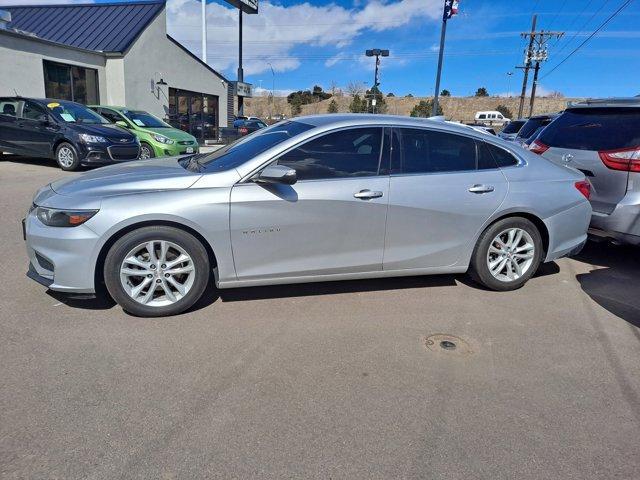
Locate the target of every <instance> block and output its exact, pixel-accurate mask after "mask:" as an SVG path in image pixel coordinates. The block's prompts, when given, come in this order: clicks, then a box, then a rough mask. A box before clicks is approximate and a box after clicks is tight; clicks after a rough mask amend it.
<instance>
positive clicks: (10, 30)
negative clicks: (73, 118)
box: [0, 0, 233, 143]
mask: <svg viewBox="0 0 640 480" xmlns="http://www.w3.org/2000/svg"><path fill="white" fill-rule="evenodd" d="M0 65H2V68H1V69H0V96H14V95H16V94H17V95H20V96H24V97H36V98H44V97H46V98H55V99H65V100H72V101H76V102H80V103H84V104H103V105H117V106H126V107H128V108H130V109H133V110H146V111H148V112H150V113H152V114H154V115H156V116H157V117H159V118H162V119H163V120H165V121H167V122H168V123H170V124H172V125H173V126H175V127H178V128H181V129H183V130H185V131H188V132H190V133H191V134H193V135H194V136H196V137H197V138H198V139H199V140H200V141H201V142H202V143H204V142H206V141H208V140H215V139H217V138H218V135H219V128H220V127H226V126H227V125H228V124H229V123H230V122H231V121H232V118H233V94H232V90H231V89H232V85H231V84H230V82H229V81H228V80H227V79H226V78H225V77H224V76H222V75H221V74H219V73H218V72H216V71H215V70H214V69H212V68H211V67H209V66H208V65H207V64H206V63H204V62H203V61H201V60H200V59H199V58H198V57H196V56H195V55H193V54H192V53H191V52H190V51H189V50H187V49H186V48H185V47H184V46H182V45H181V44H180V43H179V42H178V41H177V40H175V39H174V38H172V37H171V36H170V35H168V34H167V28H166V12H165V1H164V0H152V1H132V2H127V3H101V4H83V5H79V4H69V5H43V6H16V7H4V6H3V7H2V10H0Z"/></svg>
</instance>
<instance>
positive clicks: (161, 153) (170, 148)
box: [153, 142, 200, 157]
mask: <svg viewBox="0 0 640 480" xmlns="http://www.w3.org/2000/svg"><path fill="white" fill-rule="evenodd" d="M153 150H154V152H155V154H156V157H165V156H167V157H177V156H178V155H192V154H194V153H198V151H199V150H200V148H199V146H198V143H197V142H193V143H189V144H184V145H181V144H179V143H177V142H176V143H173V144H171V145H166V144H164V143H154V144H153ZM189 150H191V151H189Z"/></svg>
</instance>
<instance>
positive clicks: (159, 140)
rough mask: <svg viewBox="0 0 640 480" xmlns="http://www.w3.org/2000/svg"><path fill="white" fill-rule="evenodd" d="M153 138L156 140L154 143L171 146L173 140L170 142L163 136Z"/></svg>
mask: <svg viewBox="0 0 640 480" xmlns="http://www.w3.org/2000/svg"><path fill="white" fill-rule="evenodd" d="M153 138H155V139H156V142H160V143H164V144H166V145H171V144H172V143H174V142H173V140H171V139H170V138H167V137H165V136H164V135H158V134H156V135H154V136H153Z"/></svg>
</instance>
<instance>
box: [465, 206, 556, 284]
mask: <svg viewBox="0 0 640 480" xmlns="http://www.w3.org/2000/svg"><path fill="white" fill-rule="evenodd" d="M510 228H519V229H521V230H524V231H525V232H527V233H528V234H529V236H530V237H531V239H532V240H533V246H534V251H533V259H532V262H531V265H530V266H529V267H528V269H527V270H526V271H525V272H523V274H522V276H520V277H519V278H517V279H514V280H509V281H506V280H500V279H498V278H496V277H494V276H493V275H492V273H491V271H490V270H489V265H488V255H489V247H490V246H491V244H492V242H493V241H494V239H495V238H496V237H497V236H498V235H499V234H500V233H501V232H504V231H505V230H508V229H510ZM543 253H544V252H543V244H542V236H541V235H540V232H539V230H538V228H537V227H536V226H535V225H534V224H533V223H532V222H531V221H529V220H527V219H526V218H522V217H508V218H504V219H502V220H499V221H497V222H495V223H493V224H492V225H489V227H487V229H486V230H485V231H484V232H482V235H480V238H479V239H478V242H477V243H476V246H475V248H474V250H473V254H472V256H471V265H470V268H469V274H470V275H471V278H473V280H475V281H476V282H477V283H479V284H480V285H482V286H484V287H486V288H488V289H490V290H496V291H508V290H516V289H518V288H520V287H522V285H524V284H525V283H526V282H527V280H529V279H530V278H531V277H532V276H533V275H534V274H535V273H536V270H537V269H538V266H539V265H540V261H541V259H542V255H543ZM492 255H493V254H492Z"/></svg>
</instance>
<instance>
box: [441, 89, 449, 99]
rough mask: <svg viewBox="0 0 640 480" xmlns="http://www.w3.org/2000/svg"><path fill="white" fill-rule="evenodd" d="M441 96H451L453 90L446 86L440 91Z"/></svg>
mask: <svg viewBox="0 0 640 480" xmlns="http://www.w3.org/2000/svg"><path fill="white" fill-rule="evenodd" d="M440 96H441V97H450V96H451V92H450V91H449V90H447V89H446V88H445V89H444V90H442V91H441V92H440Z"/></svg>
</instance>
